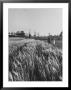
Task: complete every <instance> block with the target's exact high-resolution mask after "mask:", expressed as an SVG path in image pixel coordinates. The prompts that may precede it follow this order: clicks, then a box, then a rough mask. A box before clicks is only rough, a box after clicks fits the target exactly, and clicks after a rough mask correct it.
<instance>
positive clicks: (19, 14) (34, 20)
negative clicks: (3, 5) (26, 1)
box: [8, 8, 62, 36]
mask: <svg viewBox="0 0 71 90" xmlns="http://www.w3.org/2000/svg"><path fill="white" fill-rule="evenodd" d="M16 31H24V32H25V33H29V32H30V33H31V34H32V35H33V34H34V33H35V32H36V34H37V33H39V35H42V36H45V35H49V33H50V34H51V35H58V34H60V32H61V31H62V8H21V9H20V8H9V10H8V32H16Z"/></svg>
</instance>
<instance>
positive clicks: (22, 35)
mask: <svg viewBox="0 0 71 90" xmlns="http://www.w3.org/2000/svg"><path fill="white" fill-rule="evenodd" d="M16 35H17V36H20V37H25V33H24V31H17V32H16Z"/></svg>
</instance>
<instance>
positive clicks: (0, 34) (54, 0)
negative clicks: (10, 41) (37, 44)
mask: <svg viewBox="0 0 71 90" xmlns="http://www.w3.org/2000/svg"><path fill="white" fill-rule="evenodd" d="M3 3H69V17H68V19H69V24H68V28H69V29H68V40H70V39H69V36H70V21H71V19H70V13H71V12H70V1H68V0H58V1H57V0H48V1H46V0H43V1H42V0H41V1H40V0H38V1H37V0H36V1H34V0H30V1H26V0H24V1H23V0H3V1H0V7H1V8H0V13H1V14H0V39H1V40H0V50H1V51H0V57H1V61H0V66H1V68H0V74H1V76H0V83H1V84H0V87H1V88H3ZM68 43H69V42H68ZM68 52H69V47H68ZM68 67H69V54H68ZM68 70H69V68H68ZM68 75H69V74H68ZM68 81H69V77H68Z"/></svg>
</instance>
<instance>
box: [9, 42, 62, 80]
mask: <svg viewBox="0 0 71 90" xmlns="http://www.w3.org/2000/svg"><path fill="white" fill-rule="evenodd" d="M61 80H62V51H60V50H59V49H58V48H56V47H54V46H52V45H49V44H48V43H45V42H42V41H35V43H34V42H33V41H32V42H29V43H24V44H23V45H21V46H18V45H17V44H16V45H11V46H9V81H61Z"/></svg>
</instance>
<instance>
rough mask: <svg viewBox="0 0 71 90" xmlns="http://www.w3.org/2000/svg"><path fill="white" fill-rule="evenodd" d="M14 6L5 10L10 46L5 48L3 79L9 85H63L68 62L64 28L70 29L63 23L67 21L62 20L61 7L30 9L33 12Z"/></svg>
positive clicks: (32, 7) (31, 7)
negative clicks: (60, 83)
mask: <svg viewBox="0 0 71 90" xmlns="http://www.w3.org/2000/svg"><path fill="white" fill-rule="evenodd" d="M67 5H68V4H66V6H67ZM6 6H7V4H6ZM11 6H12V4H11ZM13 6H14V7H10V8H8V9H7V10H4V16H5V15H6V14H5V12H6V13H7V17H6V18H5V17H4V20H5V22H4V23H5V24H6V23H7V24H6V25H5V26H6V27H7V28H5V27H4V30H5V29H7V32H6V31H5V32H4V35H5V34H7V35H6V38H7V40H8V41H7V42H6V43H7V44H5V42H4V45H5V46H4V47H6V46H7V48H6V50H7V52H5V54H6V53H7V54H8V55H6V58H7V59H8V60H7V61H6V63H7V69H8V71H7V79H5V76H4V79H5V80H7V82H9V83H13V82H15V83H17V82H22V83H23V82H24V83H25V82H30V83H31V82H33V83H34V82H35V83H36V82H40V83H41V82H43V83H48V82H49V83H51V82H55V83H58V82H63V79H64V77H65V76H63V75H65V72H64V71H65V70H64V69H63V68H64V66H66V64H67V62H68V60H66V61H64V59H65V58H67V57H63V55H66V54H64V51H63V50H65V49H64V46H63V45H64V44H63V40H65V39H64V37H65V36H64V28H65V29H67V28H68V26H67V28H66V26H64V23H63V22H64V21H63V20H65V19H66V20H67V18H66V17H65V18H64V17H63V15H64V14H63V8H62V5H61V7H58V5H56V6H57V7H56V8H55V6H54V5H53V7H49V4H47V5H46V4H42V5H41V4H40V5H39V6H38V5H37V4H35V5H32V6H31V5H29V6H30V8H29V7H27V8H26V7H25V6H26V5H25V4H24V5H23V4H20V6H18V5H17V4H16V5H15V4H14V5H13ZM16 6H17V7H16ZM22 6H23V7H22ZM27 6H28V5H27ZM35 6H36V7H35ZM41 6H42V7H41ZM43 6H44V7H43ZM50 6H52V5H50ZM66 10H67V9H66ZM65 25H66V24H65ZM67 32H68V30H67V31H66V33H67ZM66 33H65V34H66ZM63 36H64V37H63ZM66 37H67V36H66ZM66 46H67V45H66ZM4 59H5V58H4ZM64 62H66V63H65V64H64ZM6 63H4V65H5V64H6ZM63 65H64V66H63ZM4 68H5V67H4ZM63 72H64V73H63ZM4 73H5V72H4ZM66 75H67V74H66ZM66 78H67V76H66ZM66 80H67V79H66ZM18 85H19V84H18ZM56 85H57V84H56ZM47 86H48V85H47ZM18 87H19V86H18Z"/></svg>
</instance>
